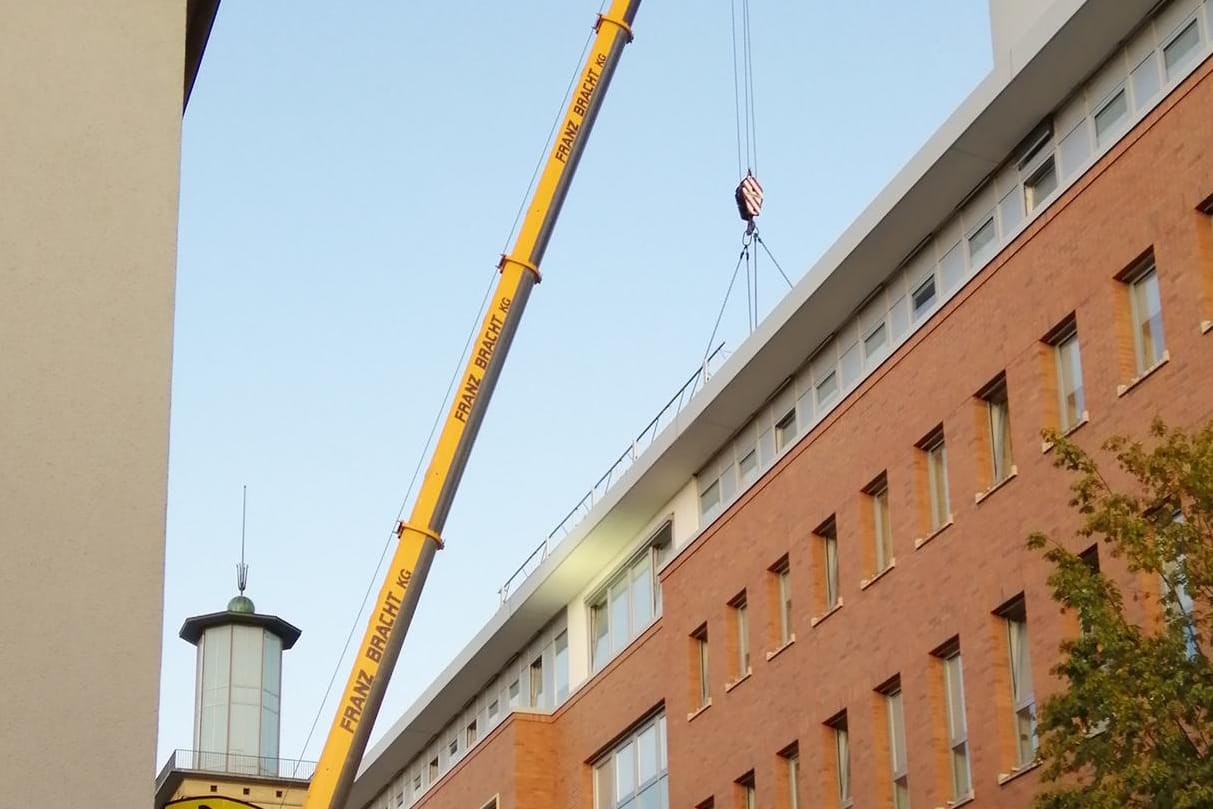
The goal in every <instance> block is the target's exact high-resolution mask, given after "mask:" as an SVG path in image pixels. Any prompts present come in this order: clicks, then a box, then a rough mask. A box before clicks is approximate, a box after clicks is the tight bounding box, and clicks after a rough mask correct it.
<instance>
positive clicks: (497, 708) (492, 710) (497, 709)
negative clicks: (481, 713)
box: [489, 700, 501, 725]
mask: <svg viewBox="0 0 1213 809" xmlns="http://www.w3.org/2000/svg"><path fill="white" fill-rule="evenodd" d="M499 713H501V704H500V703H499V702H498V701H497V700H493V701H492V702H490V703H489V724H490V725H491V724H493V723H494V722H496V721H497V714H499Z"/></svg>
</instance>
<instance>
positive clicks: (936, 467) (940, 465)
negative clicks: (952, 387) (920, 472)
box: [918, 424, 952, 535]
mask: <svg viewBox="0 0 1213 809" xmlns="http://www.w3.org/2000/svg"><path fill="white" fill-rule="evenodd" d="M918 449H919V451H920V452H922V457H923V463H924V465H925V471H926V481H925V482H926V489H927V490H926V507H927V521H926V527H927V534H928V535H930V534H934V533H935V532H936V531H940V530H942V529H943V527H944V526H946V525H947V524H948V523H949V522H951V521H952V493H951V489H950V487H949V484H948V443H947V436H946V434H945V433H944V429H943V425H942V424H941V425H939V426H938V427H936V428H935V429H934V430H932V431H931V432H929V433H927V435H926V437H925V438H923V439H922V440H921V441H919V442H918Z"/></svg>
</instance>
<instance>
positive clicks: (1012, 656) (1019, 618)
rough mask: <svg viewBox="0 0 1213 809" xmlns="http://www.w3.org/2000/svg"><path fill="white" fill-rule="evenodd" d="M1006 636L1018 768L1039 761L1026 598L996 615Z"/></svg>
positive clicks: (1017, 600) (1007, 606)
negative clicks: (1035, 760)
mask: <svg viewBox="0 0 1213 809" xmlns="http://www.w3.org/2000/svg"><path fill="white" fill-rule="evenodd" d="M996 614H997V615H998V617H999V618H1001V619H1002V622H1003V625H1004V628H1005V632H1006V637H1007V662H1008V672H1009V674H1010V677H1009V679H1010V682H1011V711H1012V715H1011V725H1012V727H1013V728H1014V737H1015V768H1016V769H1018V768H1020V767H1024V766H1026V765H1028V764H1031V763H1032V761H1033V760H1034V759H1035V758H1036V696H1035V691H1033V689H1032V659H1031V656H1030V654H1029V651H1028V611H1027V607H1026V605H1025V603H1024V598H1023V595H1022V594H1021V595H1019V596H1017V597H1016V598H1015V599H1013V600H1012V601H1010V602H1009V603H1008V604H1007V605H1006V606H1004V607H1002V608H1001V609H1000V610H998V612H997V613H996Z"/></svg>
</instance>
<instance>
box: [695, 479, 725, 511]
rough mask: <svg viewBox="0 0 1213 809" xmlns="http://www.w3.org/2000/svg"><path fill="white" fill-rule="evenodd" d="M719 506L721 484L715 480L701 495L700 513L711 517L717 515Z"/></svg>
mask: <svg viewBox="0 0 1213 809" xmlns="http://www.w3.org/2000/svg"><path fill="white" fill-rule="evenodd" d="M718 505H720V482H719V481H716V480H713V481H712V482H711V484H710V485H709V486H708V487H707V488H706V489H704V490H703V493H702V494H700V495H699V513H700V514H702V515H704V516H705V517H710V516H712V515H714V514H715V513H716V507H717V506H718Z"/></svg>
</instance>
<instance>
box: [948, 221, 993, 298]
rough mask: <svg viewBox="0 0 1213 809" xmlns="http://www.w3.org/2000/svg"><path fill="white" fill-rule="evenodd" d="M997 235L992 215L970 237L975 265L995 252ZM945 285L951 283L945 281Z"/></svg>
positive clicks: (970, 253) (971, 255)
mask: <svg viewBox="0 0 1213 809" xmlns="http://www.w3.org/2000/svg"><path fill="white" fill-rule="evenodd" d="M996 236H997V233H996V231H995V229H994V218H993V217H990V219H988V220H986V223H985V224H984V225H982V226H981V227H979V228H978V229H977V230H976V231H975V232H974V233H973V235H972V236H970V237H969V257H970V260H971V261H972V263H973V265H974V266H976V265H978V264H980V263H981V262H983V261H985V260H986V259H987V258H988V257H989V256H990V254H992V253H993V252H994V251H993V248H994V242H995V237H996ZM945 258H946V256H945ZM944 286H945V287H948V286H949V284H947V283H944Z"/></svg>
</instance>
